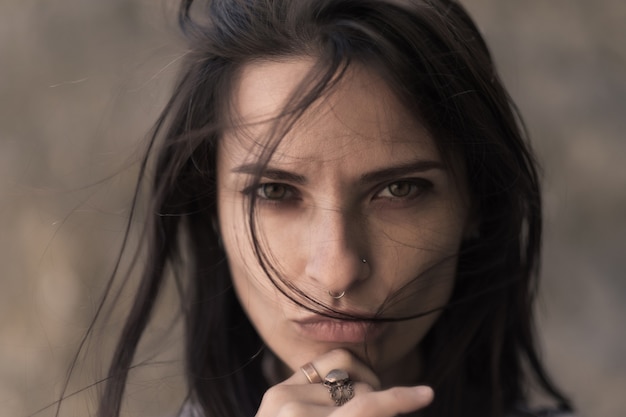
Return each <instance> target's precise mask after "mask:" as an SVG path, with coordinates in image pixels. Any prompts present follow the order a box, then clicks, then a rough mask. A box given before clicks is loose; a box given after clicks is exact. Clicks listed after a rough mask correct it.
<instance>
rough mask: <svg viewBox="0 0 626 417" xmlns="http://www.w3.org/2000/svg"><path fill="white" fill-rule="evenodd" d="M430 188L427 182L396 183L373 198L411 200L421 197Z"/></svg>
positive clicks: (389, 185) (430, 184) (403, 181)
mask: <svg viewBox="0 0 626 417" xmlns="http://www.w3.org/2000/svg"><path fill="white" fill-rule="evenodd" d="M431 187H432V183H431V182H430V181H427V180H402V181H396V182H392V183H391V184H388V185H387V186H386V187H385V188H383V189H382V190H380V191H379V192H378V193H377V194H376V196H375V198H388V199H411V198H414V197H417V196H419V195H421V194H422V193H423V192H424V191H426V190H428V189H429V188H431Z"/></svg>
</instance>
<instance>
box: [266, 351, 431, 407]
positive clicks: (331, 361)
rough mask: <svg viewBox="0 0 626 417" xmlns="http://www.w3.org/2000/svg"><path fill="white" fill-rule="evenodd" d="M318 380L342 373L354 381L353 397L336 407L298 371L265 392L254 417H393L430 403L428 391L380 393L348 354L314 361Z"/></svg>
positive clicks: (337, 353) (395, 389) (374, 380)
mask: <svg viewBox="0 0 626 417" xmlns="http://www.w3.org/2000/svg"><path fill="white" fill-rule="evenodd" d="M311 363H312V365H313V366H314V367H315V369H316V370H317V372H318V373H319V375H320V376H321V378H324V376H325V375H326V374H328V372H330V371H331V370H333V369H342V370H344V371H346V372H347V373H348V375H350V379H351V380H352V381H354V397H353V398H352V399H351V400H350V401H348V402H347V403H346V404H344V405H342V406H340V407H337V406H336V405H335V403H334V401H333V400H332V399H331V398H330V394H329V392H328V390H327V389H326V387H325V386H323V385H322V384H311V383H309V381H308V380H307V378H306V376H305V375H304V373H303V372H301V371H300V370H298V371H297V372H295V373H294V374H293V375H292V376H291V377H290V378H289V379H287V380H285V381H283V382H282V383H280V384H277V385H274V386H273V387H271V388H270V389H268V390H267V392H266V393H265V395H264V396H263V401H262V402H261V406H260V407H259V411H258V412H257V417H327V416H333V417H350V416H354V417H393V416H396V415H398V414H406V413H412V412H414V411H417V410H419V409H421V408H424V407H426V406H427V405H428V404H430V402H431V401H432V399H433V391H432V389H430V388H429V387H425V386H419V387H393V388H389V389H386V390H383V391H380V381H379V380H378V377H377V376H376V375H375V374H374V372H372V370H371V369H369V367H367V366H366V365H365V364H363V363H362V362H361V361H360V360H358V359H357V358H356V357H354V355H352V354H351V353H350V352H348V351H346V350H343V349H337V350H332V351H330V352H328V353H326V354H324V355H322V356H320V357H318V358H316V359H315V360H313V361H312V362H311Z"/></svg>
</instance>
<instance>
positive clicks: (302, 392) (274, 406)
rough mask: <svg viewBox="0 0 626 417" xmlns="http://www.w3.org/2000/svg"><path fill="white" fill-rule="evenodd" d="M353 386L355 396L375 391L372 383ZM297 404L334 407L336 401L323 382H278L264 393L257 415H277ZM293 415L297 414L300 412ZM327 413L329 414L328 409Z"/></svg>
mask: <svg viewBox="0 0 626 417" xmlns="http://www.w3.org/2000/svg"><path fill="white" fill-rule="evenodd" d="M353 386H354V396H355V397H356V396H361V395H367V394H369V393H371V392H373V391H374V390H373V388H372V387H371V386H370V385H368V384H365V383H362V382H357V383H354V384H353ZM296 404H300V405H302V406H305V405H317V406H320V407H334V406H335V401H334V400H333V399H332V397H331V395H330V392H329V391H328V389H327V388H326V387H325V386H324V385H322V384H306V385H287V384H278V385H274V386H273V387H270V388H269V389H268V390H267V391H266V392H265V394H264V395H263V399H262V401H261V406H260V407H259V410H258V413H257V416H262V415H263V416H276V415H279V413H282V412H284V408H285V407H286V406H287V405H288V408H289V409H292V408H295V407H297V405H296ZM285 415H287V414H285ZM292 415H293V416H296V415H298V414H292ZM304 415H306V414H304ZM325 415H328V410H327V412H326V414H325Z"/></svg>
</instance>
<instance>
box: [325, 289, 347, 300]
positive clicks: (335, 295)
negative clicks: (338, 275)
mask: <svg viewBox="0 0 626 417" xmlns="http://www.w3.org/2000/svg"><path fill="white" fill-rule="evenodd" d="M328 295H330V296H331V297H332V298H334V299H335V300H339V299H340V298H343V296H344V295H346V292H345V291H341V292H340V293H339V294H335V293H334V292H332V291H328Z"/></svg>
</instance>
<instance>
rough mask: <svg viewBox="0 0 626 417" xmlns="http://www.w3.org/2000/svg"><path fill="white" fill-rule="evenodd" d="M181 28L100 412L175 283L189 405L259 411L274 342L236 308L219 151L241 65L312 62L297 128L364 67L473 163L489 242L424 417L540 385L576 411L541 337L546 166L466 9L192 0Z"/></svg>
mask: <svg viewBox="0 0 626 417" xmlns="http://www.w3.org/2000/svg"><path fill="white" fill-rule="evenodd" d="M192 6H193V7H192ZM179 21H180V25H181V27H182V29H183V31H184V33H185V35H186V36H187V39H188V41H189V52H188V53H187V54H186V57H185V62H184V64H183V68H182V72H181V78H180V80H179V81H178V83H177V85H176V87H175V89H174V93H173V96H172V98H171V99H170V101H169V102H168V104H167V106H166V108H165V110H164V111H163V113H162V115H161V117H160V118H159V120H158V122H157V124H156V127H155V130H154V134H153V136H152V140H151V142H150V147H149V150H148V152H147V155H146V158H145V160H144V163H143V166H142V170H141V178H140V183H141V182H142V181H145V179H146V177H147V170H148V169H149V168H151V169H152V170H153V172H154V174H153V179H152V187H151V193H150V198H151V200H150V204H151V206H150V211H149V212H150V213H151V214H150V217H148V219H147V223H146V228H147V229H146V234H145V236H144V242H145V244H146V245H147V248H146V249H147V256H148V258H147V262H146V267H145V270H144V272H143V276H142V279H141V283H140V286H139V289H138V292H137V294H136V296H135V301H134V304H133V306H132V310H131V312H130V314H129V316H128V319H127V321H126V324H125V327H124V329H123V331H122V334H121V337H120V339H119V342H118V345H117V349H116V351H115V354H114V357H113V360H112V363H111V366H110V370H109V377H108V379H107V381H106V382H105V391H104V394H103V396H102V399H101V402H100V408H99V416H100V417H114V416H118V415H119V409H120V404H121V401H122V397H123V394H124V388H125V385H126V380H127V377H128V372H129V369H130V368H131V365H132V361H133V357H134V355H135V352H136V350H137V345H138V343H139V340H140V339H141V336H142V334H143V333H144V330H145V328H146V326H147V324H148V322H149V320H150V317H151V314H152V312H153V309H154V305H155V302H156V299H157V296H158V294H159V293H160V292H161V291H162V287H163V285H164V281H165V280H166V279H167V278H169V277H172V279H175V280H177V283H178V286H179V289H180V295H181V299H180V302H181V311H182V312H183V315H184V322H185V349H186V350H185V359H186V371H187V383H188V389H189V397H190V398H189V401H190V402H192V403H194V404H196V406H197V407H199V408H200V409H201V410H202V411H203V412H204V413H205V415H206V416H207V417H209V416H220V417H221V416H251V415H254V414H255V413H256V410H257V408H258V405H259V403H260V400H261V397H262V395H263V393H264V392H265V390H266V389H267V388H268V387H267V385H268V384H267V382H266V381H265V379H264V377H263V374H262V372H261V369H260V359H259V356H260V355H258V353H259V351H260V350H261V349H262V348H263V342H262V341H261V340H260V338H259V336H258V335H257V333H256V331H255V330H254V329H253V327H252V326H251V324H250V322H249V321H248V319H247V317H246V316H245V314H244V312H243V311H242V309H241V306H240V305H239V303H238V301H237V299H236V297H235V294H234V291H233V289H232V286H231V282H230V275H229V271H228V266H227V264H226V260H225V254H224V252H223V250H222V249H221V247H220V244H219V236H218V233H217V231H216V228H215V227H214V221H215V220H214V219H215V217H216V188H215V187H216V173H215V165H216V160H215V159H216V148H217V144H218V142H219V140H220V137H221V132H223V129H224V127H225V125H226V124H227V119H228V109H229V106H230V99H231V94H232V90H233V85H234V83H235V82H236V77H237V75H238V72H239V70H240V69H241V68H242V66H243V65H245V64H246V63H249V62H251V61H253V60H256V59H263V58H272V57H289V56H308V57H312V58H313V59H314V60H315V61H316V64H315V66H314V70H313V71H312V72H311V73H310V74H309V76H308V77H307V79H306V83H305V84H303V88H302V90H301V91H298V94H295V95H294V96H293V98H294V100H293V101H292V102H290V106H289V107H288V108H286V109H285V112H284V116H285V118H286V119H287V120H295V119H297V117H298V116H299V115H300V114H301V113H302V112H303V111H305V110H306V109H307V108H308V107H309V106H310V105H311V104H312V103H313V102H314V101H315V100H317V99H318V98H320V97H321V96H322V95H323V94H325V93H326V92H327V91H328V90H329V89H330V88H332V86H333V83H335V82H336V80H338V79H340V78H341V76H342V74H343V72H344V71H345V69H346V68H348V66H349V65H351V64H354V63H357V64H360V65H363V66H365V67H367V68H369V69H371V70H373V71H375V72H376V73H377V74H378V75H380V76H381V78H382V79H384V80H385V82H386V83H387V85H388V86H389V88H390V89H391V90H392V91H393V92H394V93H395V95H396V96H397V97H398V98H399V99H400V101H401V102H402V103H403V104H404V105H405V106H406V107H407V109H409V110H410V111H411V112H412V113H413V114H415V115H416V116H415V117H416V118H417V117H419V119H420V121H421V122H422V123H423V124H424V125H425V126H426V127H427V129H428V130H429V131H430V133H431V134H432V137H434V138H436V140H437V146H438V147H439V149H440V152H441V154H442V155H444V157H447V158H452V155H453V154H454V156H456V157H460V158H461V159H462V160H463V161H464V163H463V169H464V170H465V172H464V175H466V177H467V178H468V183H469V189H470V194H471V199H472V204H473V207H474V210H475V214H476V218H477V219H478V223H479V226H478V229H479V233H478V234H477V236H476V237H475V238H473V239H471V240H468V241H465V242H463V244H462V247H461V250H460V253H459V255H458V259H459V260H458V273H457V277H456V283H455V288H454V292H453V295H452V298H451V300H450V302H449V304H448V305H447V306H446V307H445V309H444V311H443V313H442V315H441V317H440V318H439V319H438V321H437V322H436V323H435V325H434V326H433V328H432V329H431V330H430V332H429V333H428V334H427V336H426V337H425V339H424V340H423V341H422V343H421V346H422V348H423V349H424V355H425V361H424V362H425V364H426V365H425V369H424V375H423V376H422V377H423V381H422V382H424V383H427V384H429V385H431V386H433V388H434V389H435V392H436V399H435V401H434V403H433V404H432V405H431V406H430V407H429V408H428V409H427V410H426V411H425V415H428V416H431V415H432V416H438V417H444V416H446V417H453V416H457V417H458V416H461V415H463V416H474V415H475V416H478V415H480V416H491V417H501V416H503V415H504V414H505V413H507V412H510V411H511V410H512V409H513V408H514V407H515V406H516V405H518V404H522V403H524V401H525V400H526V395H527V390H528V387H529V384H530V382H531V381H535V382H536V383H537V385H538V387H539V388H540V389H542V390H543V391H545V393H547V394H548V396H550V397H552V398H553V399H554V400H555V401H557V402H558V403H559V404H560V405H561V406H562V407H564V408H569V403H568V401H567V399H566V398H565V397H564V396H563V395H562V394H561V393H560V392H559V391H558V389H557V388H556V387H555V385H554V384H553V383H552V382H551V381H550V379H549V378H548V376H547V374H546V372H545V370H544V368H543V366H542V364H541V361H540V359H539V357H538V354H537V351H536V347H535V341H534V338H535V336H534V328H533V323H534V319H533V300H534V298H535V293H536V290H537V273H538V266H539V252H540V243H541V198H540V191H539V183H538V178H537V172H536V168H535V162H534V159H533V156H532V153H531V151H530V146H529V144H528V142H527V141H526V139H525V137H524V134H523V130H522V128H521V126H520V125H521V123H520V120H519V118H518V116H517V112H516V110H515V107H514V105H513V104H512V102H511V100H510V99H509V97H508V95H507V93H506V91H505V90H504V88H503V87H502V85H501V82H500V80H499V79H498V76H497V74H496V71H495V69H494V64H493V61H492V59H491V57H490V54H489V51H488V49H487V46H486V45H485V43H484V41H483V39H482V38H481V36H480V34H479V31H478V30H477V28H476V27H475V25H474V23H473V22H472V21H471V19H470V17H469V16H468V15H467V13H466V12H465V11H464V9H463V7H462V6H461V5H460V4H458V3H457V2H456V1H451V0H297V1H296V0H213V1H206V2H194V1H193V0H183V1H182V2H181V6H180V12H179ZM304 87H306V88H304ZM287 124H288V123H287ZM153 160H154V163H153V162H151V161H153ZM151 164H153V165H151ZM183 252H184V253H183ZM183 258H184V260H183ZM168 268H172V269H173V270H174V273H173V274H169V273H167V271H168Z"/></svg>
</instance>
